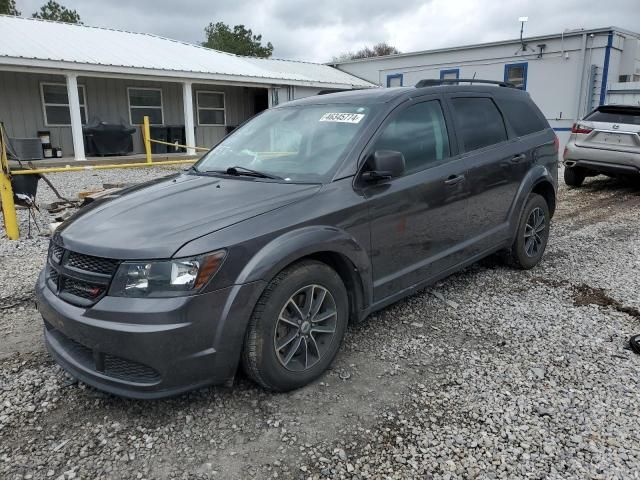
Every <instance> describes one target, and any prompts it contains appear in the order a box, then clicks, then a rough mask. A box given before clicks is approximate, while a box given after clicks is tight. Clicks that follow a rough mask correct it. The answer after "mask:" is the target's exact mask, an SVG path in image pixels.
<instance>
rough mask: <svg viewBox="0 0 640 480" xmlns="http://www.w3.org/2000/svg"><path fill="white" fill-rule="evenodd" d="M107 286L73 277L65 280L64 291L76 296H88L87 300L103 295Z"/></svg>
mask: <svg viewBox="0 0 640 480" xmlns="http://www.w3.org/2000/svg"><path fill="white" fill-rule="evenodd" d="M104 290H105V288H104V287H102V286H97V285H94V284H91V283H87V282H79V281H77V280H73V279H71V278H66V279H65V280H64V287H63V289H62V291H63V292H65V293H67V294H69V295H75V296H76V297H80V298H86V299H87V300H93V299H95V298H97V297H100V296H102V294H103V293H104Z"/></svg>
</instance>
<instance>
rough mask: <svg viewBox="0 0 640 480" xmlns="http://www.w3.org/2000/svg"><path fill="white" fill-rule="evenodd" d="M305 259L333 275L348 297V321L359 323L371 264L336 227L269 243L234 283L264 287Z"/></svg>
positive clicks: (368, 291) (295, 233)
mask: <svg viewBox="0 0 640 480" xmlns="http://www.w3.org/2000/svg"><path fill="white" fill-rule="evenodd" d="M307 259H310V260H316V261H319V262H322V263H324V264H326V265H328V266H329V267H331V268H332V269H334V270H335V271H336V273H337V274H338V275H339V276H340V278H341V280H342V281H343V283H344V285H345V287H346V289H347V294H348V296H349V316H350V321H354V320H355V321H357V320H359V319H360V316H361V312H362V311H363V310H365V309H366V308H367V307H368V306H369V305H370V304H371V295H372V291H373V287H372V283H371V263H370V260H369V256H368V254H367V252H366V250H365V248H363V247H362V246H361V245H359V244H358V242H357V241H356V240H355V239H354V238H353V237H352V236H351V235H349V234H348V233H347V232H345V231H343V230H340V229H337V228H335V227H326V226H324V227H306V228H304V229H301V230H296V231H292V232H288V233H287V234H285V235H283V236H281V237H278V238H276V239H274V240H272V241H271V242H269V243H268V244H267V245H265V246H264V247H263V248H262V249H261V250H260V251H259V252H257V253H256V254H255V255H254V256H253V257H252V258H251V259H250V260H249V262H247V264H246V266H245V268H244V269H243V271H242V272H241V273H240V275H239V277H238V280H237V282H236V283H239V284H242V283H248V282H253V281H256V280H263V281H264V282H265V286H266V284H268V283H269V282H270V281H271V280H272V279H273V278H275V277H276V275H278V274H279V273H280V272H282V271H283V270H285V269H286V268H289V267H291V266H292V265H294V264H296V263H298V262H300V261H303V260H307Z"/></svg>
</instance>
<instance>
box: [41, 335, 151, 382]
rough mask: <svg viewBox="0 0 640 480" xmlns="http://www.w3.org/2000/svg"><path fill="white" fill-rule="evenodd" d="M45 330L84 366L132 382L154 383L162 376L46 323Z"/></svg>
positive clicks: (149, 368) (142, 365)
mask: <svg viewBox="0 0 640 480" xmlns="http://www.w3.org/2000/svg"><path fill="white" fill-rule="evenodd" d="M47 330H48V334H49V335H52V336H53V337H54V338H55V339H56V340H57V341H58V343H60V345H62V347H63V348H64V350H65V352H66V353H67V354H68V355H70V356H71V357H73V359H74V360H75V361H76V362H78V363H79V364H80V365H82V366H83V367H84V368H87V369H89V370H93V371H95V372H98V373H101V374H103V375H106V376H108V377H112V378H116V379H118V380H124V381H127V382H134V383H145V384H154V383H157V382H159V381H160V379H161V378H162V377H161V375H160V373H158V372H157V371H156V370H155V369H153V368H152V367H150V366H148V365H144V364H142V363H138V362H134V361H132V360H126V359H124V358H121V357H118V356H116V355H111V354H109V353H102V352H100V351H98V350H95V349H91V348H89V347H87V346H85V345H83V344H81V343H79V342H76V341H75V340H74V339H72V338H70V337H67V336H66V335H65V334H63V333H62V332H61V331H60V330H56V329H55V328H54V327H52V326H51V325H49V324H47Z"/></svg>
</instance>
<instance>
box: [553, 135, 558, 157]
mask: <svg viewBox="0 0 640 480" xmlns="http://www.w3.org/2000/svg"><path fill="white" fill-rule="evenodd" d="M553 148H554V149H555V152H556V153H558V151H559V150H560V139H559V138H558V136H557V135H556V136H555V137H553Z"/></svg>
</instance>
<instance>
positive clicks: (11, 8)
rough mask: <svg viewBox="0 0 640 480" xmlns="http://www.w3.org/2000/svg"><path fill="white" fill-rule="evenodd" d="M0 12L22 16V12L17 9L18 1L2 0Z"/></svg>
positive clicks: (0, 0)
mask: <svg viewBox="0 0 640 480" xmlns="http://www.w3.org/2000/svg"><path fill="white" fill-rule="evenodd" d="M0 14H2V15H15V16H16V17H18V16H20V12H19V11H18V10H17V9H16V1H15V0H0Z"/></svg>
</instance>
